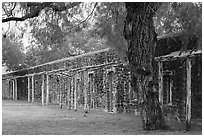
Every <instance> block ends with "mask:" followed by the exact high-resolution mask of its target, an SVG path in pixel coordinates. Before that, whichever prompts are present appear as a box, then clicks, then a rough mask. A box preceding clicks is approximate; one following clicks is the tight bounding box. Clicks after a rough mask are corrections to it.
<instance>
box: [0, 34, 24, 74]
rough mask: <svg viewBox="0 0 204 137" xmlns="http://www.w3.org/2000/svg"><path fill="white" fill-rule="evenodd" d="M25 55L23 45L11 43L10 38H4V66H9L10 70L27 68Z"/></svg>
mask: <svg viewBox="0 0 204 137" xmlns="http://www.w3.org/2000/svg"><path fill="white" fill-rule="evenodd" d="M24 59H25V54H24V53H23V50H22V44H21V43H16V42H12V41H10V40H9V39H8V38H2V64H4V65H5V66H7V68H8V70H7V71H9V70H17V69H21V68H23V67H25V64H24Z"/></svg>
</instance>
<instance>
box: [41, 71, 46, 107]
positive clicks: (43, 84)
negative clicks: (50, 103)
mask: <svg viewBox="0 0 204 137" xmlns="http://www.w3.org/2000/svg"><path fill="white" fill-rule="evenodd" d="M44 89H45V75H44V74H42V87H41V91H42V94H41V98H42V105H43V106H44V99H45V95H44Z"/></svg>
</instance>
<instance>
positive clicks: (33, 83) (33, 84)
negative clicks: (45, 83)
mask: <svg viewBox="0 0 204 137" xmlns="http://www.w3.org/2000/svg"><path fill="white" fill-rule="evenodd" d="M34 86H35V82H34V75H32V103H33V102H34V98H35V96H34V94H35V93H34Z"/></svg>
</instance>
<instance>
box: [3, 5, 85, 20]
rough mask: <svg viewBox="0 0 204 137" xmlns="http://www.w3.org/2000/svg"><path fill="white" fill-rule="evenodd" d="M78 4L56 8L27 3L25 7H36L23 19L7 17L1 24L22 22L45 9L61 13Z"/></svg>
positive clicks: (36, 15)
mask: <svg viewBox="0 0 204 137" xmlns="http://www.w3.org/2000/svg"><path fill="white" fill-rule="evenodd" d="M80 3H81V2H73V3H70V4H69V5H67V6H63V7H58V6H56V5H53V3H52V2H43V3H28V4H27V7H32V6H34V7H36V8H35V9H33V11H32V12H31V13H29V14H26V15H25V16H23V17H8V18H6V19H2V22H3V23H4V22H8V21H24V20H26V19H29V18H34V17H38V16H39V13H40V12H41V11H42V10H43V9H44V8H46V7H48V8H51V9H53V10H54V11H57V12H61V11H64V10H67V9H70V8H73V7H75V6H77V5H79V4H80Z"/></svg>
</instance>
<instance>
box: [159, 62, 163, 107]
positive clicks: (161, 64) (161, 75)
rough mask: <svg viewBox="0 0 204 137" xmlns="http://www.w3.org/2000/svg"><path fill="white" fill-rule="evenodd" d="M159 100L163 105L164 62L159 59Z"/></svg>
mask: <svg viewBox="0 0 204 137" xmlns="http://www.w3.org/2000/svg"><path fill="white" fill-rule="evenodd" d="M158 65H159V79H158V81H159V102H160V103H161V105H162V106H163V62H162V61H159V62H158Z"/></svg>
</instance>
